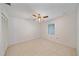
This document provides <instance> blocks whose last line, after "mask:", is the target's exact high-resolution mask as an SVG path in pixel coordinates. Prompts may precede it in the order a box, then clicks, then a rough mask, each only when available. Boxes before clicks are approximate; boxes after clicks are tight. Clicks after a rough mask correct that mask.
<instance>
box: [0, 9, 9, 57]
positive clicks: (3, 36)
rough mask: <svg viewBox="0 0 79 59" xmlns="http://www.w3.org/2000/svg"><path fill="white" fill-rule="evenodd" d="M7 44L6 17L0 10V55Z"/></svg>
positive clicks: (4, 50)
mask: <svg viewBox="0 0 79 59" xmlns="http://www.w3.org/2000/svg"><path fill="white" fill-rule="evenodd" d="M7 46H8V19H7V17H6V15H5V12H3V11H1V10H0V56H1V55H5V52H6V49H7Z"/></svg>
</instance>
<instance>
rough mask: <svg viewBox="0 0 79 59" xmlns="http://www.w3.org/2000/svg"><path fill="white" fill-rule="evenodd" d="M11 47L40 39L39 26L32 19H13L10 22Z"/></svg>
mask: <svg viewBox="0 0 79 59" xmlns="http://www.w3.org/2000/svg"><path fill="white" fill-rule="evenodd" d="M9 28H10V45H12V44H15V43H20V42H24V41H27V40H32V39H39V38H40V32H39V28H40V27H39V24H38V22H35V21H32V20H30V19H21V18H12V19H11V20H10V21H9Z"/></svg>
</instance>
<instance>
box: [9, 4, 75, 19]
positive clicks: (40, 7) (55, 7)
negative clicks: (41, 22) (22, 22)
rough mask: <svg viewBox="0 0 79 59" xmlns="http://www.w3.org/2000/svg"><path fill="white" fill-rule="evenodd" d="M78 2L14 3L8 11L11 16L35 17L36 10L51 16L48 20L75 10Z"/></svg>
mask: <svg viewBox="0 0 79 59" xmlns="http://www.w3.org/2000/svg"><path fill="white" fill-rule="evenodd" d="M75 7H76V4H71V3H70V4H68V3H12V4H11V7H10V8H9V10H8V12H9V13H10V16H11V17H18V18H22V19H33V18H32V13H33V12H34V11H36V12H38V13H40V14H42V15H47V16H49V17H48V18H47V20H49V19H54V18H56V17H58V16H61V15H63V14H64V13H66V12H68V11H71V10H75Z"/></svg>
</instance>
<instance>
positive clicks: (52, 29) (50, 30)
mask: <svg viewBox="0 0 79 59" xmlns="http://www.w3.org/2000/svg"><path fill="white" fill-rule="evenodd" d="M48 34H49V35H54V34H55V24H48Z"/></svg>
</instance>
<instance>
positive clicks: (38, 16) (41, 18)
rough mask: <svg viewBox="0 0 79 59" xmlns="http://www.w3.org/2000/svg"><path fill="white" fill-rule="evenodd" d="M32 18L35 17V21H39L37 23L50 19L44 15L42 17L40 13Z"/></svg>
mask: <svg viewBox="0 0 79 59" xmlns="http://www.w3.org/2000/svg"><path fill="white" fill-rule="evenodd" d="M32 16H33V18H34V19H35V20H37V21H39V22H41V21H43V20H44V19H45V18H48V16H42V15H40V14H39V13H37V14H33V15H32Z"/></svg>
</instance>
